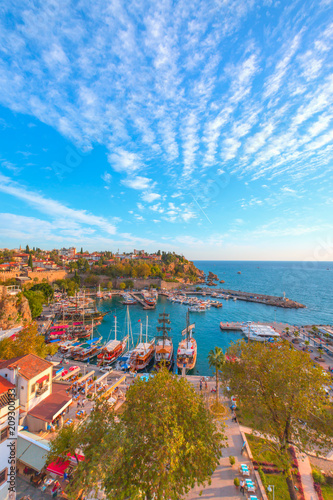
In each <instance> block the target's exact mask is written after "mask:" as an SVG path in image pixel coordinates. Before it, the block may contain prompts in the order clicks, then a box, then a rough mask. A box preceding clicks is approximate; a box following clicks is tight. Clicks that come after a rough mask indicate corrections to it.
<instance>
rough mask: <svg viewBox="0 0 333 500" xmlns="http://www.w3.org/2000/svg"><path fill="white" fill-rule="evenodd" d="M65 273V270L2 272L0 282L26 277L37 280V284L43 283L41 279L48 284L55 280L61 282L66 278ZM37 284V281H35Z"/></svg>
mask: <svg viewBox="0 0 333 500" xmlns="http://www.w3.org/2000/svg"><path fill="white" fill-rule="evenodd" d="M67 275H68V274H67V271H65V270H60V271H27V272H22V271H2V272H0V282H1V281H2V282H4V281H7V280H9V279H11V278H18V277H19V276H28V277H29V278H31V280H33V279H34V278H37V279H38V282H41V281H43V279H46V280H47V281H48V282H49V283H53V281H56V280H62V279H64V278H67ZM36 283H37V281H36Z"/></svg>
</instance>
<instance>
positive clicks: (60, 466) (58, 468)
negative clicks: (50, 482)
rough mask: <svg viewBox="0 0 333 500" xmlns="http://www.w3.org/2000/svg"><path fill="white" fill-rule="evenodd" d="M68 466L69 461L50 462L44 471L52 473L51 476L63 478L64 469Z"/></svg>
mask: <svg viewBox="0 0 333 500" xmlns="http://www.w3.org/2000/svg"><path fill="white" fill-rule="evenodd" d="M69 466H70V461H69V460H65V461H63V460H61V459H58V460H56V461H55V462H51V463H50V464H49V465H48V466H47V468H46V470H47V471H48V472H53V474H57V475H58V476H63V475H64V474H65V472H66V469H67V468H68V467H69Z"/></svg>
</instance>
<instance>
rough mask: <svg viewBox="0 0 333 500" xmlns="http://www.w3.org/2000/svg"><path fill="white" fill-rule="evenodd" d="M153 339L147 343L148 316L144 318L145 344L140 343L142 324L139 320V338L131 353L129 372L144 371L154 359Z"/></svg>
mask: <svg viewBox="0 0 333 500" xmlns="http://www.w3.org/2000/svg"><path fill="white" fill-rule="evenodd" d="M154 353H155V339H153V340H152V341H151V342H148V316H147V317H146V342H142V323H141V320H140V337H139V342H138V345H137V346H136V347H135V349H134V350H133V352H132V355H131V357H130V360H129V365H130V369H131V371H133V372H134V371H140V370H144V369H145V368H146V367H147V366H148V365H149V364H150V362H151V361H152V359H153V358H154Z"/></svg>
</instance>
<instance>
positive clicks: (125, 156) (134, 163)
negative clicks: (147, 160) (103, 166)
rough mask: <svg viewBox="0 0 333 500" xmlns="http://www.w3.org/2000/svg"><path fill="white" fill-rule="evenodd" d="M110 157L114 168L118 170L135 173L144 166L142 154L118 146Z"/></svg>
mask: <svg viewBox="0 0 333 500" xmlns="http://www.w3.org/2000/svg"><path fill="white" fill-rule="evenodd" d="M108 159H109V162H110V164H111V166H112V168H114V170H116V171H117V172H125V173H127V174H133V173H134V172H136V171H137V170H139V169H140V168H141V167H142V162H141V156H140V155H138V154H136V153H132V152H130V151H126V150H125V149H122V148H117V149H116V150H115V152H113V153H110V154H109V156H108Z"/></svg>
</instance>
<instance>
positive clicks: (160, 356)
mask: <svg viewBox="0 0 333 500" xmlns="http://www.w3.org/2000/svg"><path fill="white" fill-rule="evenodd" d="M169 317H170V314H165V312H163V314H159V318H158V323H159V324H160V325H162V326H158V327H157V331H158V332H162V335H157V336H156V337H155V341H156V343H155V364H154V368H155V369H156V370H160V369H161V368H162V366H165V367H166V368H167V369H168V370H171V368H172V365H173V344H172V338H171V337H170V335H168V332H170V330H171V328H170V327H169V326H167V325H170V319H169Z"/></svg>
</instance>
